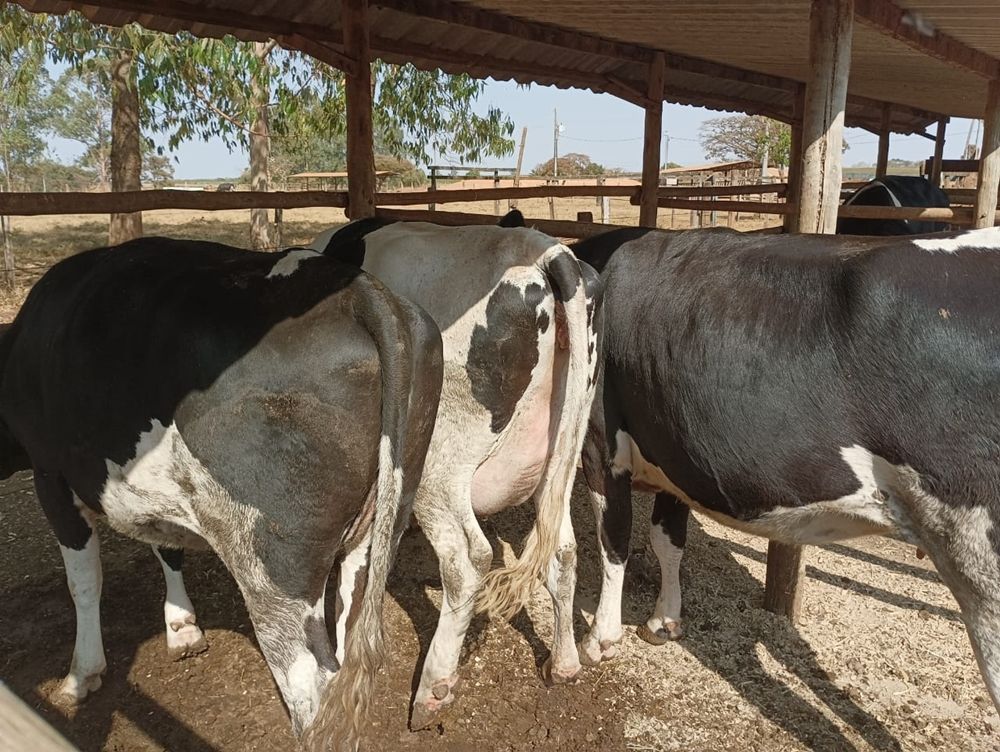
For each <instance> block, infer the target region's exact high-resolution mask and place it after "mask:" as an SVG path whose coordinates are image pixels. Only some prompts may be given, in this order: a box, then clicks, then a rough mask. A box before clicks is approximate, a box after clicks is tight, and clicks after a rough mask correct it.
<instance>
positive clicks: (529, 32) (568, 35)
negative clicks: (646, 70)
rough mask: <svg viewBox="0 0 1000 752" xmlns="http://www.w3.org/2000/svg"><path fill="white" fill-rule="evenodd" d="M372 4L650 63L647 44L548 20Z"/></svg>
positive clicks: (411, 1)
mask: <svg viewBox="0 0 1000 752" xmlns="http://www.w3.org/2000/svg"><path fill="white" fill-rule="evenodd" d="M372 4H373V5H376V6H378V7H380V8H391V9H392V10H395V11H399V12H401V13H408V14H410V15H413V16H419V17H421V18H433V19H434V20H436V21H443V22H445V23H451V24H458V25H460V26H467V27H469V28H473V29H479V30H481V31H489V32H493V33H496V34H504V35H506V36H510V37H516V38H517V39H521V40H524V41H527V42H539V43H541V44H548V45H552V46H553V47H561V48H563V49H570V50H577V51H578V52H587V53H590V54H592V55H603V56H605V57H609V58H618V59H621V60H632V61H635V62H640V63H651V62H652V61H653V56H654V54H655V53H654V51H653V50H651V49H649V48H648V47H640V46H639V45H634V44H625V43H622V42H614V41H611V40H610V39H605V38H603V37H599V36H595V35H593V34H586V33H583V32H580V31H573V30H570V29H566V28H563V27H560V26H554V25H552V24H546V23H540V22H537V21H522V20H520V19H517V18H514V17H512V16H507V15H505V14H503V13H499V12H497V11H492V10H486V9H484V8H478V7H476V6H473V5H470V4H468V3H456V2H450V0H373V2H372Z"/></svg>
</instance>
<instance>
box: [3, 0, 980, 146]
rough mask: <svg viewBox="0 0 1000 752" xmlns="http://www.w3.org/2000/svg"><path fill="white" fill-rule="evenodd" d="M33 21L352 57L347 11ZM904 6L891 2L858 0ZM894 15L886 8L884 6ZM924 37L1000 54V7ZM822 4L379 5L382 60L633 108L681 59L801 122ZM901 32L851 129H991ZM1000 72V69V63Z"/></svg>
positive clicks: (124, 1) (292, 6)
mask: <svg viewBox="0 0 1000 752" xmlns="http://www.w3.org/2000/svg"><path fill="white" fill-rule="evenodd" d="M16 1H17V2H18V3H19V4H20V5H22V6H24V7H26V8H27V9H29V10H35V11H44V12H53V13H64V12H66V11H68V10H70V9H76V10H80V11H81V12H83V13H84V14H85V15H86V16H87V17H89V18H90V19H91V20H93V21H95V22H98V23H105V24H111V25H122V24H125V23H128V22H132V21H137V22H138V23H140V24H142V25H144V26H146V27H148V28H152V29H157V30H161V31H166V32H177V31H179V30H181V29H187V30H190V31H191V32H193V33H195V34H198V35H202V36H223V35H225V34H227V33H232V34H235V35H236V36H238V37H240V38H242V39H248V40H252V39H257V40H259V39H265V38H269V37H273V38H278V39H279V41H282V43H283V44H286V45H287V46H297V45H296V43H295V40H294V39H291V37H292V35H299V36H300V37H305V38H307V39H309V40H312V41H316V42H321V43H323V44H325V45H327V47H329V48H331V49H334V50H337V51H340V50H341V48H340V41H341V31H340V2H339V0H300V1H299V2H296V3H288V2H286V0H258V1H257V2H252V1H250V0H247V1H245V2H241V1H240V0H205V1H204V2H199V3H194V2H189V1H187V0H160V1H158V2H157V1H153V0H87V2H76V1H74V0H16ZM857 2H859V3H862V2H864V3H867V4H868V5H872V4H881V6H888V7H889V8H890V10H892V9H895V10H897V11H898V10H899V7H897V6H892V5H891V4H889V3H886V2H885V0H857ZM881 6H880V7H881ZM899 6H900V7H902V9H903V10H904V12H906V13H909V12H911V11H912V12H915V13H919V14H920V15H919V17H912V18H914V19H915V20H916V21H919V24H920V28H921V29H922V30H923V32H925V33H926V32H927V30H928V29H930V30H931V32H930V35H931V36H933V35H934V34H937V33H939V32H943V33H947V34H950V35H952V36H953V37H954V38H955V39H956V40H957V41H959V42H961V43H964V44H966V45H969V46H971V47H973V48H975V50H978V51H979V52H980V53H985V54H987V55H991V56H993V57H997V56H1000V2H997V1H996V0H963V2H961V3H953V2H948V1H947V0H904V2H901V3H900V4H899ZM809 7H810V2H809V0H691V1H689V2H684V1H681V0H670V1H669V2H666V1H662V0H661V1H657V0H615V1H614V2H608V0H546V1H545V2H539V0H474V1H468V2H457V1H452V0H371V10H370V17H371V46H372V50H373V53H374V54H376V55H377V56H379V57H381V58H383V59H384V60H387V61H388V62H393V63H402V62H412V63H413V64H415V65H417V66H418V67H421V68H428V69H432V68H440V69H442V70H444V71H446V72H449V73H459V72H466V73H469V74H471V75H473V76H476V77H480V78H486V77H492V78H495V79H499V80H513V81H517V82H519V83H538V84H547V85H554V86H558V87H561V88H570V87H580V88H588V89H591V90H593V91H596V92H610V93H613V94H616V95H618V96H623V97H625V98H628V99H630V100H631V101H637V102H640V103H641V101H642V99H643V97H644V95H645V83H644V82H645V79H646V72H647V61H648V60H649V58H650V56H651V55H652V54H653V51H654V50H662V51H665V52H667V53H668V59H667V75H666V87H665V98H666V100H667V101H669V102H675V103H680V104H696V105H702V106H706V107H709V108H712V109H718V110H729V111H741V112H750V113H760V114H766V115H771V116H773V117H777V118H779V119H784V120H789V119H790V118H791V113H792V103H793V100H794V99H795V92H796V87H797V86H798V85H800V84H801V82H803V81H804V80H805V78H806V76H807V74H808V69H809V64H808V38H809V33H808V29H809ZM899 36H901V35H900V34H897V35H896V36H895V37H894V36H890V35H887V34H885V33H882V31H880V30H879V29H877V28H875V27H874V26H873V25H872V24H871V23H864V22H861V21H859V22H858V23H856V24H855V33H854V44H853V53H852V63H851V76H850V85H849V93H850V95H851V99H850V101H849V103H848V110H847V123H848V124H849V125H856V126H862V127H867V128H869V129H872V130H877V129H878V128H879V124H880V120H881V113H882V106H881V103H882V102H890V103H893V104H894V105H896V107H895V108H894V110H893V112H892V117H891V124H892V128H893V130H895V131H897V132H904V133H908V132H914V131H923V130H924V128H925V127H926V125H928V124H929V123H931V122H933V121H934V120H935V119H936V118H937V117H938V115H939V114H946V115H957V116H967V117H978V116H980V115H981V114H982V111H983V108H984V104H985V97H986V79H985V78H984V77H983V76H982V75H977V74H976V73H975V72H973V71H972V70H969V68H968V67H962V66H960V65H955V64H953V63H950V62H945V61H943V60H941V59H938V58H937V57H933V56H931V55H928V54H926V53H925V52H922V51H919V50H917V49H914V46H913V45H912V44H908V43H907V42H906V41H904V40H903V39H902V38H897V37H899ZM997 66H998V67H997V70H1000V63H997Z"/></svg>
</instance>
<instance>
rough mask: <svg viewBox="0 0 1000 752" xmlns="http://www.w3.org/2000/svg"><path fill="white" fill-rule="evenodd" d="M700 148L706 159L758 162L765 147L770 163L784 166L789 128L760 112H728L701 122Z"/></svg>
mask: <svg viewBox="0 0 1000 752" xmlns="http://www.w3.org/2000/svg"><path fill="white" fill-rule="evenodd" d="M699 135H700V140H701V148H702V149H703V150H704V151H705V156H706V157H707V158H708V159H712V160H718V161H725V160H731V159H750V160H753V161H754V162H757V163H761V162H763V160H764V153H765V151H766V152H767V153H768V159H769V161H770V163H771V164H772V165H775V166H781V167H787V166H788V158H789V153H790V152H791V146H792V130H791V127H790V126H789V125H788V124H787V123H781V122H778V121H777V120H771V119H770V118H766V117H764V116H762V115H729V116H727V117H721V118H713V119H712V120H706V121H705V122H704V123H702V124H701V129H700V134H699Z"/></svg>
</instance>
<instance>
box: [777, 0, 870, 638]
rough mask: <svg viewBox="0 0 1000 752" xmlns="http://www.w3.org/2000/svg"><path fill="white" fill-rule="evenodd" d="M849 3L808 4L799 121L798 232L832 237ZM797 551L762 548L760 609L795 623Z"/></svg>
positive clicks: (820, 0)
mask: <svg viewBox="0 0 1000 752" xmlns="http://www.w3.org/2000/svg"><path fill="white" fill-rule="evenodd" d="M853 34H854V0H812V7H811V9H810V13H809V64H810V65H809V69H810V74H809V79H808V82H807V83H806V93H805V108H804V111H803V119H802V139H803V158H802V172H801V176H800V177H799V178H798V180H799V183H798V185H799V201H798V209H797V215H798V230H799V232H820V233H833V232H836V230H837V211H838V209H839V208H840V184H841V149H842V147H843V143H844V112H845V109H846V107H847V78H848V75H849V74H850V69H851V40H852V37H853ZM804 570H805V562H804V560H803V557H802V550H801V548H800V547H798V546H788V545H785V544H782V543H777V542H775V541H771V542H770V543H769V544H768V547H767V584H766V585H765V588H764V608H766V609H768V610H769V611H773V612H775V613H778V614H783V615H784V616H787V617H788V618H789V619H790V620H791V621H792V622H795V621H797V620H798V617H799V608H800V605H801V598H800V595H799V583H800V580H801V579H802V574H803V572H804Z"/></svg>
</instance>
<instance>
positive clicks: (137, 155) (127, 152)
mask: <svg viewBox="0 0 1000 752" xmlns="http://www.w3.org/2000/svg"><path fill="white" fill-rule="evenodd" d="M141 138H142V135H141V133H140V131H139V92H138V90H137V89H136V86H135V82H134V81H133V80H132V52H131V51H129V50H126V51H124V52H122V53H121V54H120V55H119V56H118V57H117V58H115V59H114V60H112V61H111V190H112V191H138V190H140V189H141V188H142V149H141V146H140V139H141ZM140 237H142V213H141V212H136V213H134V214H112V215H111V222H110V224H109V225H108V242H110V243H111V244H112V245H114V244H116V243H124V242H125V241H126V240H132V239H133V238H140Z"/></svg>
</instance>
